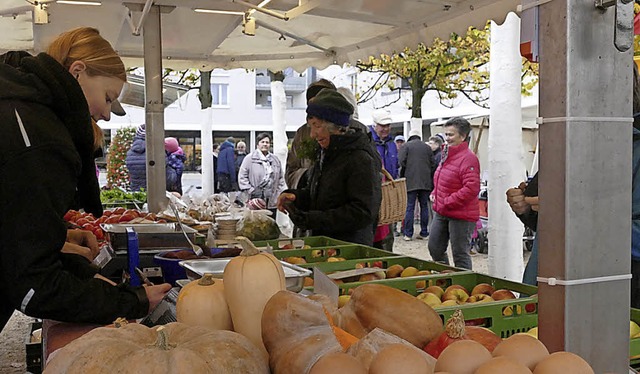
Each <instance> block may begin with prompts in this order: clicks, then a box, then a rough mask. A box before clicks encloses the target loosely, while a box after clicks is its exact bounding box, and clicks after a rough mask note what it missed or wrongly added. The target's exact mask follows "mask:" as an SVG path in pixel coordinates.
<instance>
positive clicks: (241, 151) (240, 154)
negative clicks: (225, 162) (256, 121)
mask: <svg viewBox="0 0 640 374" xmlns="http://www.w3.org/2000/svg"><path fill="white" fill-rule="evenodd" d="M246 156H247V144H246V143H245V142H238V143H236V154H235V161H234V164H235V167H236V176H238V175H240V166H241V165H242V161H244V158H245V157H246ZM235 182H236V183H237V182H238V181H237V180H236V181H235Z"/></svg>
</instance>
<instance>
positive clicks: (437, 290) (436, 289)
mask: <svg viewBox="0 0 640 374" xmlns="http://www.w3.org/2000/svg"><path fill="white" fill-rule="evenodd" d="M424 292H425V293H432V294H434V295H436V296H438V298H439V299H442V295H444V290H443V289H442V287H440V286H429V287H427V288H425V290H424Z"/></svg>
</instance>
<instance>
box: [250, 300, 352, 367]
mask: <svg viewBox="0 0 640 374" xmlns="http://www.w3.org/2000/svg"><path fill="white" fill-rule="evenodd" d="M262 338H263V340H264V344H265V346H266V348H267V351H269V364H270V366H271V370H272V373H274V374H308V373H309V371H310V370H311V368H312V367H313V365H314V364H315V363H316V362H317V361H318V360H319V359H320V358H321V357H322V356H324V355H325V354H327V353H339V352H342V346H341V345H340V343H339V342H338V340H337V339H336V336H335V335H334V333H333V330H332V328H331V325H330V324H329V321H328V320H327V317H326V316H325V311H324V308H323V306H322V305H321V304H320V303H318V302H316V301H313V300H310V299H308V298H306V297H304V296H301V295H298V294H296V293H293V292H290V291H280V292H278V293H276V294H275V295H273V297H272V298H271V299H270V300H269V302H268V303H267V305H266V306H265V308H264V313H263V314H262Z"/></svg>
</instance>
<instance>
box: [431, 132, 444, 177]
mask: <svg viewBox="0 0 640 374" xmlns="http://www.w3.org/2000/svg"><path fill="white" fill-rule="evenodd" d="M427 144H428V145H429V147H431V150H432V151H433V162H434V164H435V167H436V168H437V167H438V165H440V159H441V158H442V153H440V152H441V151H442V144H444V140H443V139H442V138H441V137H440V136H438V135H435V136H432V137H430V138H429V141H428V142H427ZM431 172H432V173H435V172H436V169H435V168H434V169H433V170H431Z"/></svg>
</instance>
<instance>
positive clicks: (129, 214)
mask: <svg viewBox="0 0 640 374" xmlns="http://www.w3.org/2000/svg"><path fill="white" fill-rule="evenodd" d="M64 220H65V221H66V222H68V223H69V224H71V226H72V227H75V228H78V229H82V230H86V231H91V232H92V233H93V234H94V235H95V236H96V239H98V241H101V240H104V239H105V236H104V231H102V228H101V227H100V224H102V223H153V222H158V223H166V222H167V221H166V220H164V219H160V218H158V217H157V216H156V215H155V214H154V213H144V212H141V211H139V210H137V209H125V208H122V207H118V208H113V209H106V210H105V211H104V213H103V214H102V217H100V218H96V217H94V215H93V214H91V213H84V212H78V211H77V210H73V209H72V210H69V211H68V212H67V213H66V214H65V215H64Z"/></svg>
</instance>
